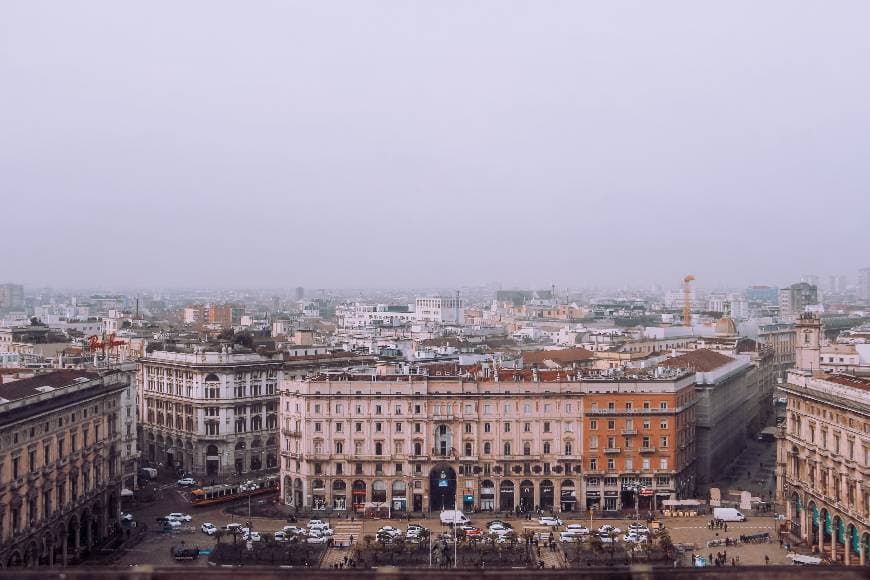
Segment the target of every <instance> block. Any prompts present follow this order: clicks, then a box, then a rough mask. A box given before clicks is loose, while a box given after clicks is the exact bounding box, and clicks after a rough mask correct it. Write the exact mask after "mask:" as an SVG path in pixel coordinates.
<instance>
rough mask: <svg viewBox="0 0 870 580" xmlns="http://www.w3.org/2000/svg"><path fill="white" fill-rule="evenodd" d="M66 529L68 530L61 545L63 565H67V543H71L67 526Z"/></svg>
mask: <svg viewBox="0 0 870 580" xmlns="http://www.w3.org/2000/svg"><path fill="white" fill-rule="evenodd" d="M64 530H65V531H66V534H65V535H64V537H63V542H62V545H61V557H62V558H63V559H62V562H63V566H64V567H66V562H67V553H66V550H67V544H68V543H69V530H67V529H66V528H64Z"/></svg>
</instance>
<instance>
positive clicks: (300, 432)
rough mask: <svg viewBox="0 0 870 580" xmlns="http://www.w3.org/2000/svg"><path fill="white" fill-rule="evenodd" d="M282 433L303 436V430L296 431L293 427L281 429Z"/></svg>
mask: <svg viewBox="0 0 870 580" xmlns="http://www.w3.org/2000/svg"><path fill="white" fill-rule="evenodd" d="M281 433H282V434H283V435H286V436H287V437H302V431H295V430H292V429H281Z"/></svg>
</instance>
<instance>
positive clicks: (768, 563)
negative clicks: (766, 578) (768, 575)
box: [764, 554, 770, 566]
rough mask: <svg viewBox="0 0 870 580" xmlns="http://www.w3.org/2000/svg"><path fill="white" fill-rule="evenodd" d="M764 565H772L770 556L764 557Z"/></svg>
mask: <svg viewBox="0 0 870 580" xmlns="http://www.w3.org/2000/svg"><path fill="white" fill-rule="evenodd" d="M764 565H765V566H769V565H770V556H768V555H767V554H765V555H764Z"/></svg>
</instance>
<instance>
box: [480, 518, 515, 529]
mask: <svg viewBox="0 0 870 580" xmlns="http://www.w3.org/2000/svg"><path fill="white" fill-rule="evenodd" d="M495 524H499V525H500V526H502V527H505V528H508V529H510V528H512V527H513V526H512V525H511V524H510V522H506V521H504V520H490V521H488V522H486V527H487V528H490V527H492V526H493V525H495Z"/></svg>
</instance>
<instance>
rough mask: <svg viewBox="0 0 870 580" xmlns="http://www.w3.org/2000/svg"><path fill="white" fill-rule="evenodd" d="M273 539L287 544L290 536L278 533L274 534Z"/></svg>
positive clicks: (281, 532)
mask: <svg viewBox="0 0 870 580" xmlns="http://www.w3.org/2000/svg"><path fill="white" fill-rule="evenodd" d="M272 537H273V538H275V541H276V542H287V541H289V540H290V536H288V535H287V533H286V532H283V531H278V532H275V533H274V534H272Z"/></svg>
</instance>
